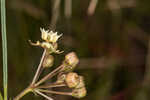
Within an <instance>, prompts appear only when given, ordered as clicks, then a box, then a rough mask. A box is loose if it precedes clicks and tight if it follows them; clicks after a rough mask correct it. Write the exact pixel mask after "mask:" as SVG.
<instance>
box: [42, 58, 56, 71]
mask: <svg viewBox="0 0 150 100" xmlns="http://www.w3.org/2000/svg"><path fill="white" fill-rule="evenodd" d="M53 63H54V57H53V56H52V55H47V56H46V57H45V59H44V61H43V67H44V68H47V67H51V66H52V65H53Z"/></svg>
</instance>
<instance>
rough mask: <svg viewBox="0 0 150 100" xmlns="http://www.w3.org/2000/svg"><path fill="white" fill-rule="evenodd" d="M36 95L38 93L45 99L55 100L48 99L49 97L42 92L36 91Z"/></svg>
mask: <svg viewBox="0 0 150 100" xmlns="http://www.w3.org/2000/svg"><path fill="white" fill-rule="evenodd" d="M34 91H35V92H36V93H38V94H39V95H41V96H43V97H45V98H46V99H48V100H53V99H52V98H50V97H48V96H47V95H45V94H43V93H42V92H40V91H38V90H34Z"/></svg>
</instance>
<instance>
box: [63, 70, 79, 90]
mask: <svg viewBox="0 0 150 100" xmlns="http://www.w3.org/2000/svg"><path fill="white" fill-rule="evenodd" d="M65 81H66V84H67V86H68V87H69V88H75V87H76V86H77V85H78V84H79V82H80V80H79V76H78V74H77V73H74V72H70V73H68V74H67V76H66V80H65Z"/></svg>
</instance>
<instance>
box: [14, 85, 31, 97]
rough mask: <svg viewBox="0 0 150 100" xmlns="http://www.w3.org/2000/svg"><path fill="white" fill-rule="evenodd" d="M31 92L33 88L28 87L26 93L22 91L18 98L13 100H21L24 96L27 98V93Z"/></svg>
mask: <svg viewBox="0 0 150 100" xmlns="http://www.w3.org/2000/svg"><path fill="white" fill-rule="evenodd" d="M31 91H32V88H31V87H28V88H26V89H25V90H24V91H22V92H21V93H20V94H19V95H18V96H16V97H15V98H14V99H13V100H20V99H21V98H22V97H23V96H25V95H26V94H27V93H29V92H31Z"/></svg>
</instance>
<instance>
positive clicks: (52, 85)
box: [37, 84, 66, 88]
mask: <svg viewBox="0 0 150 100" xmlns="http://www.w3.org/2000/svg"><path fill="white" fill-rule="evenodd" d="M63 86H66V84H50V85H43V86H39V87H37V88H53V87H63Z"/></svg>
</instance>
